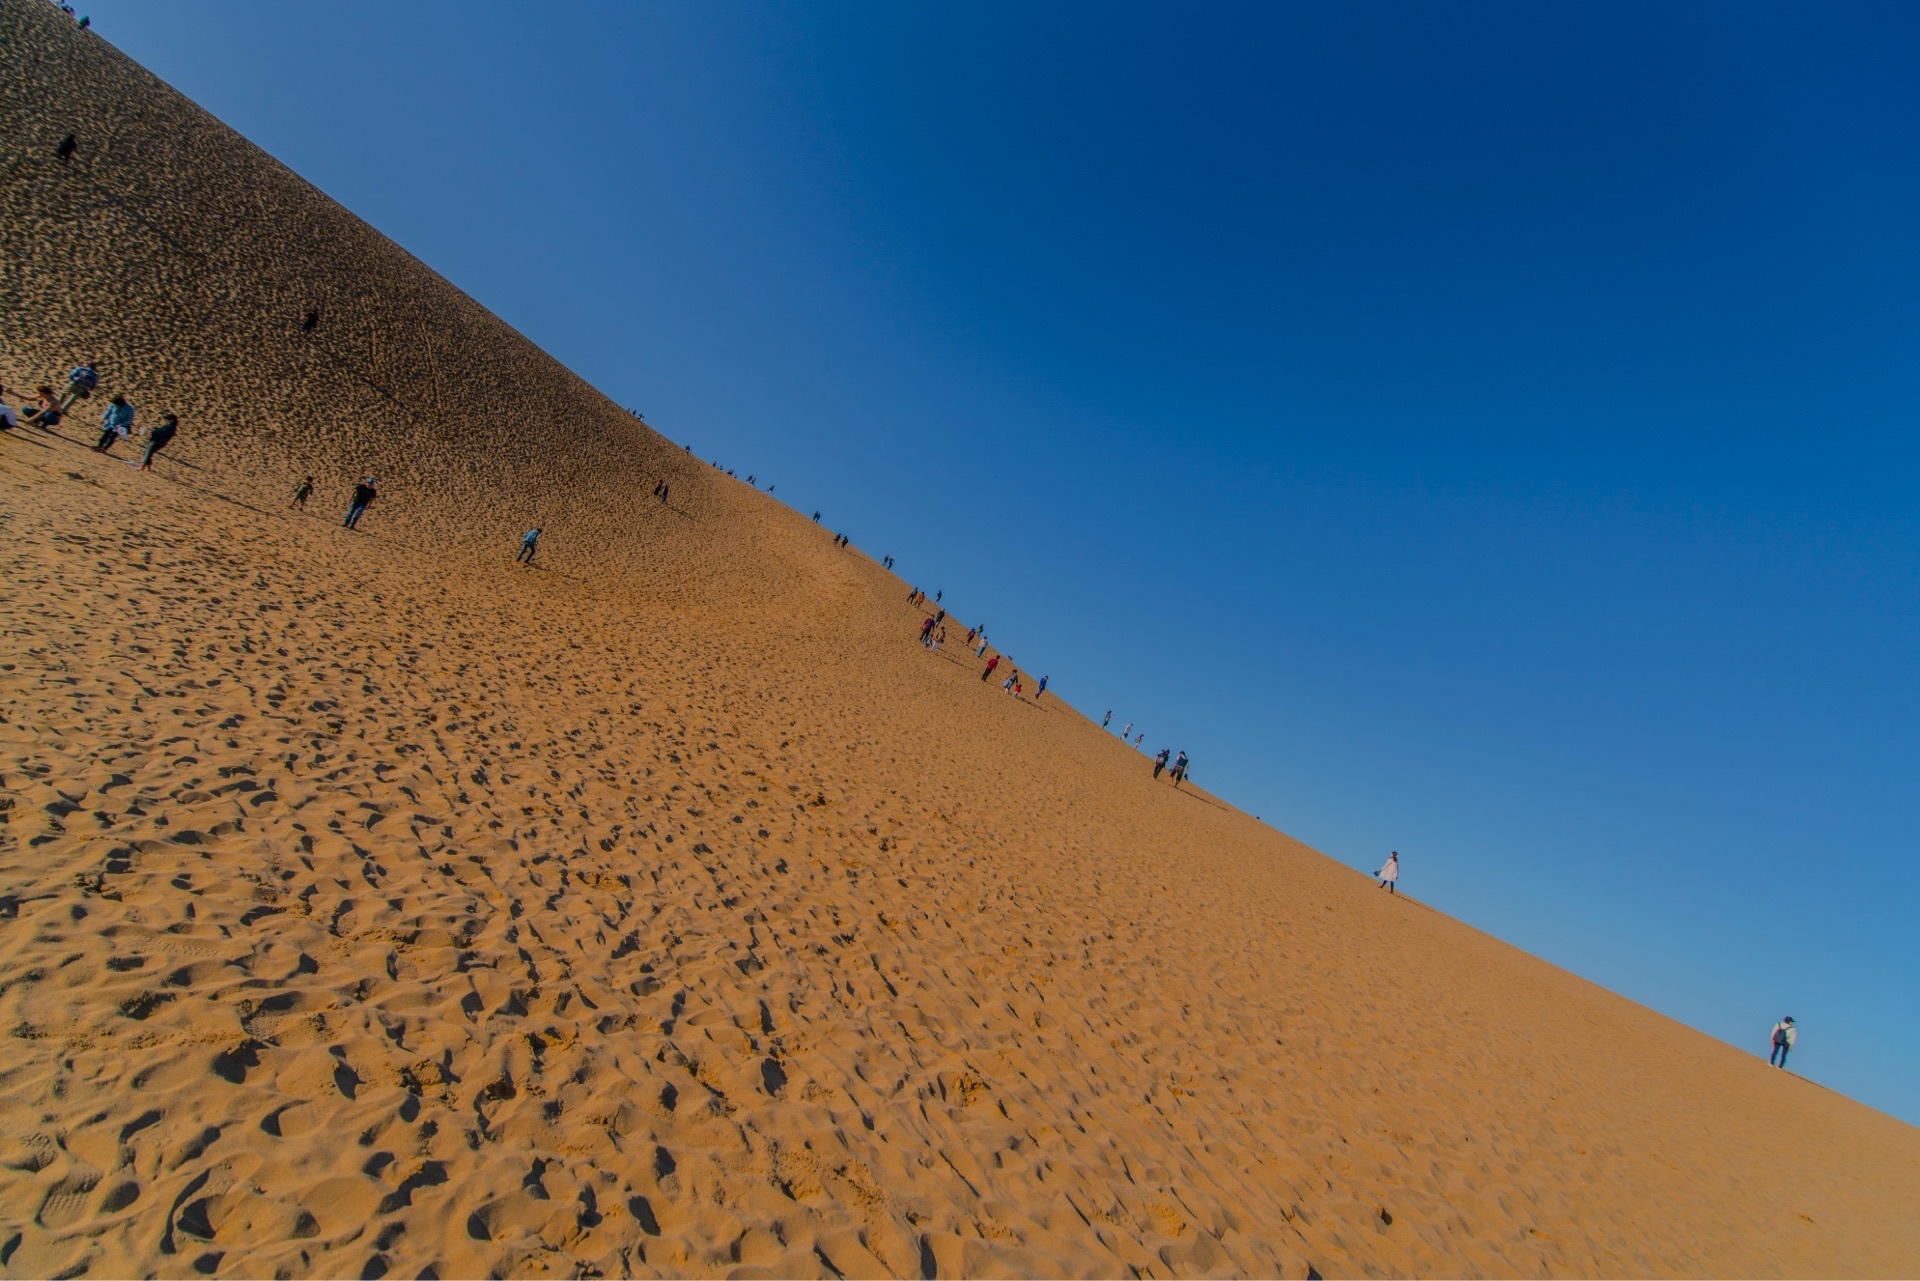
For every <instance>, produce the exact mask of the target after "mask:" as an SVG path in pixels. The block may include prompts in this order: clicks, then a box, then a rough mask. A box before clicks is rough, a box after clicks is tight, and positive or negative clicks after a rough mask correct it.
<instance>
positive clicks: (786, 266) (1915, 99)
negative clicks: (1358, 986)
mask: <svg viewBox="0 0 1920 1281" xmlns="http://www.w3.org/2000/svg"><path fill="white" fill-rule="evenodd" d="M87 7H88V10H89V12H90V13H91V15H92V17H93V19H94V22H95V24H96V29H97V30H98V31H99V32H100V34H101V35H102V36H103V37H105V38H106V39H108V40H111V41H113V42H114V43H116V44H118V45H119V46H120V47H121V48H123V49H125V50H126V51H128V52H129V53H131V54H132V55H133V56H135V57H136V58H138V59H140V60H141V61H143V62H144V63H146V64H147V65H148V66H149V67H150V68H152V69H153V70H154V71H155V72H156V73H158V74H159V75H161V76H162V77H164V78H165V79H167V80H168V81H170V82H171V83H173V84H174V85H176V86H177V87H179V88H180V89H182V90H183V91H184V92H186V93H187V94H189V95H190V96H192V97H194V98H195V99H196V100H198V101H199V102H200V103H201V104H202V105H204V106H206V107H207V108H208V109H209V110H211V111H212V112H213V113H214V114H216V115H217V116H219V117H220V118H222V119H223V120H225V121H226V122H228V123H229V124H231V125H233V126H234V127H235V128H237V129H239V130H240V131H241V132H243V133H245V134H246V135H247V136H249V137H251V138H252V139H253V140H254V141H256V142H258V143H259V144H260V145H261V146H263V147H265V148H266V149H267V150H268V151H270V152H272V153H273V154H274V155H276V156H278V157H279V158H280V159H281V160H283V161H285V162H286V163H287V164H289V165H290V166H291V167H293V168H294V169H295V170H297V171H298V172H300V173H301V174H303V175H305V176H306V177H307V178H309V179H311V180H312V181H314V182H315V183H317V184H318V185H319V186H320V187H321V188H322V189H324V190H326V191H327V192H328V193H329V194H331V195H333V196H334V197H335V198H337V199H339V200H340V201H341V202H342V203H344V204H345V205H347V206H348V207H349V208H351V209H352V210H354V211H355V212H356V213H358V214H360V215H361V216H362V217H364V218H366V219H367V220H368V221H369V222H371V223H372V224H373V225H374V226H376V227H378V228H379V229H380V230H382V231H384V232H385V233H387V234H388V235H389V236H391V237H393V238H394V239H395V240H397V241H398V242H399V243H401V244H402V245H405V246H406V247H407V248H408V249H410V250H412V251H413V252H414V253H415V254H417V255H419V256H420V257H421V258H422V259H424V260H425V261H426V262H427V263H429V264H430V265H432V266H433V267H434V268H436V269H437V270H439V271H440V272H442V273H443V274H445V275H446V276H447V277H448V278H449V279H451V280H452V281H453V282H454V283H456V284H457V285H459V286H460V287H462V288H463V289H465V290H466V291H467V292H468V293H470V294H472V295H473V296H474V297H475V298H477V299H479V300H480V301H481V302H482V303H483V304H485V305H486V306H488V307H490V308H491V309H492V310H494V311H495V312H497V313H498V314H500V315H501V316H502V317H504V318H505V319H506V320H508V321H509V322H510V323H512V324H513V325H515V326H517V327H518V328H519V329H520V330H522V331H523V332H524V333H526V334H527V335H528V336H530V337H531V338H532V339H533V340H534V341H536V342H538V343H540V344H541V345H542V346H543V347H545V348H546V349H547V350H548V351H550V352H552V353H553V354H554V355H555V356H557V357H558V358H559V359H561V360H562V361H564V362H565V363H567V364H568V365H570V366H572V367H573V368H574V369H576V370H577V371H579V372H580V373H581V374H582V375H583V376H585V377H586V378H588V379H589V380H590V381H592V382H594V383H595V384H596V385H598V386H599V387H601V388H602V389H603V390H605V391H606V392H607V393H608V394H609V395H610V396H612V397H613V398H614V399H615V400H617V401H619V402H621V403H622V404H627V405H632V406H637V407H639V408H640V409H642V410H644V411H645V412H646V414H647V417H648V419H649V421H651V422H652V423H654V424H655V425H656V426H657V427H659V428H660V429H661V430H662V431H664V432H665V433H666V434H667V435H668V436H670V437H671V438H673V439H675V440H677V441H688V442H691V443H692V444H693V446H694V449H695V450H696V451H697V452H698V453H699V454H701V455H702V456H703V457H707V458H719V459H721V460H723V461H724V462H725V463H727V464H728V465H731V466H737V467H738V468H740V470H741V474H742V475H744V474H745V473H746V472H747V471H749V470H751V471H753V472H755V473H757V474H758V475H759V476H761V477H762V478H763V480H773V481H775V482H777V483H778V485H779V495H780V496H781V497H783V498H788V499H789V500H790V501H792V502H794V503H795V504H796V505H799V506H802V507H803V508H805V509H808V510H811V509H812V508H815V507H818V508H821V509H823V510H824V511H825V512H826V513H827V523H828V524H829V525H831V526H833V527H836V528H840V529H845V530H847V531H849V532H850V533H852V534H853V536H854V538H855V540H856V542H857V543H858V544H859V545H860V546H862V547H864V548H866V549H867V550H869V551H871V552H873V553H874V554H876V555H877V554H883V553H888V552H891V553H893V554H894V555H896V556H898V557H899V560H900V568H901V571H902V572H903V573H904V574H905V575H906V576H907V577H909V578H910V579H911V580H913V581H915V582H917V583H919V584H921V585H923V586H925V587H927V588H929V589H933V588H936V587H937V588H942V589H944V590H945V592H946V600H947V602H948V603H949V604H950V605H952V606H954V607H955V609H956V612H958V613H959V614H960V615H961V616H962V617H963V618H966V619H967V620H969V621H985V622H987V623H988V624H989V626H990V627H991V629H992V631H993V634H994V636H995V638H996V640H998V641H1000V642H1001V643H1003V644H1004V645H1005V646H1006V647H1007V648H1008V649H1009V650H1011V651H1012V652H1013V653H1014V654H1015V655H1016V656H1017V657H1018V658H1019V660H1020V661H1021V664H1022V666H1023V667H1027V668H1029V669H1032V670H1035V671H1044V672H1049V673H1051V675H1052V677H1053V685H1054V688H1056V689H1057V690H1058V691H1059V692H1060V693H1061V694H1062V695H1063V696H1064V697H1066V698H1067V699H1068V700H1069V701H1072V702H1074V703H1076V704H1077V705H1078V706H1080V707H1081V708H1082V709H1083V710H1086V711H1089V712H1091V713H1092V714H1094V715H1095V716H1098V715H1099V714H1100V713H1101V712H1103V711H1105V710H1106V709H1107V708H1108V707H1112V708H1113V709H1114V710H1115V716H1116V724H1117V723H1118V722H1119V721H1121V720H1134V721H1138V722H1139V723H1140V725H1141V726H1142V727H1143V728H1144V729H1145V730H1146V732H1147V739H1148V741H1147V746H1148V748H1149V749H1152V748H1157V747H1159V746H1162V745H1165V746H1170V747H1173V748H1176V749H1178V748H1185V749H1186V750H1187V751H1189V752H1190V753H1192V755H1193V758H1194V772H1195V778H1196V781H1199V782H1201V783H1203V784H1204V785H1206V786H1207V787H1210V788H1212V789H1214V790H1216V791H1218V792H1219V793H1221V794H1223V795H1225V796H1227V797H1228V798H1230V799H1232V800H1233V801H1235V802H1236V803H1238V804H1240V805H1242V806H1243V807H1245V808H1246V809H1248V810H1249V811H1252V812H1254V813H1258V814H1261V815H1262V816H1264V817H1265V818H1266V819H1267V820H1269V821H1271V822H1273V823H1274V824H1275V825H1277V826H1279V827H1281V828H1283V829H1285V830H1286V831H1289V832H1291V833H1293V834H1294V835H1297V836H1299V837H1301V838H1302V839H1304V840H1307V841H1309V842H1311V843H1312V844H1314V845H1316V846H1318V847H1319V848H1321V849H1323V850H1325V851H1327V852H1328V853H1329V854H1331V855H1332V856H1333V857H1335V858H1337V859H1340V860H1341V861H1343V862H1346V863H1349V864H1351V865H1353V866H1356V867H1367V868H1371V867H1373V866H1375V865H1377V864H1378V862H1379V861H1380V859H1381V857H1382V856H1383V855H1384V854H1385V852H1386V851H1387V850H1388V849H1389V848H1397V849H1399V850H1400V851H1401V852H1402V854H1403V860H1404V864H1405V878H1406V879H1405V880H1404V881H1403V884H1404V885H1405V887H1406V888H1407V889H1409V890H1410V891H1412V892H1414V893H1416V894H1418V895H1420V896H1422V897H1424V898H1425V899H1427V900H1428V901H1430V902H1432V903H1434V904H1435V905H1436V906H1439V907H1441V908H1442V909H1444V910H1446V911H1448V912H1451V913H1453V914H1455V915H1457V916H1459V917H1461V918H1463V919H1465V920H1467V921H1469V922H1472V923H1473V924H1476V925H1478V926H1481V927H1483V928H1485V929H1488V930H1490V931H1492V932H1493V933H1495V934H1498V935H1500V936H1501V937H1503V938H1506V939H1509V940H1511V941H1513V942H1514V943H1516V944H1518V945H1520V946H1522V947H1524V948H1527V949H1528V950H1530V951H1533V952H1536V953H1538V954H1540V955H1542V956H1544V957H1547V958H1549V959H1551V960H1553V961H1555V962H1557V963H1559V964H1562V965H1565V966H1567V967H1568V968H1570V969H1572V970H1574V971H1576V972H1578V973H1580V974H1582V975H1585V976H1587V977H1589V978H1591V979H1593V980H1595V981H1597V982H1599V983H1602V984H1604V985H1606V986H1608V987H1610V988H1613V989H1615V990H1617V991H1620V992H1622V993H1624V994H1626V995H1628V996H1630V997H1633V998H1635V999H1637V1000H1640V1001H1643V1002H1645V1003H1647V1004H1649V1005H1651V1006H1653V1007H1655V1008H1657V1009H1660V1010H1662V1011H1664V1012H1666V1013H1669V1014H1672V1015H1674V1016H1675V1017H1677V1018H1680V1019H1683V1020H1685V1021H1686V1022H1688V1023H1691V1024H1693V1025H1695V1026H1697V1027H1700V1028H1702V1029H1704V1030H1706V1031H1707V1032H1710V1033H1712V1034H1714V1035H1716V1036H1720V1037H1723V1038H1725V1039H1727V1040H1729V1041H1732V1042H1734V1043H1735V1044H1738V1045H1741V1046H1742V1047H1744V1048H1748V1049H1751V1050H1754V1051H1755V1052H1756V1053H1758V1054H1764V1053H1765V1039H1766V1032H1767V1029H1768V1027H1769V1026H1770V1025H1771V1024H1772V1023H1773V1021H1774V1020H1775V1019H1777V1018H1778V1017H1779V1016H1780V1015H1781V1014H1782V1013H1787V1012H1791V1013H1793V1014H1794V1015H1795V1016H1796V1017H1797V1019H1798V1020H1799V1022H1800V1024H1801V1026H1802V1028H1803V1029H1804V1031H1803V1035H1802V1038H1801V1043H1800V1048H1799V1049H1798V1051H1796V1054H1795V1059H1794V1066H1795V1068H1796V1069H1799V1070H1801V1071H1802V1072H1803V1073H1804V1074H1806V1075H1808V1076H1811V1077H1813V1078H1815V1079H1817V1080H1820V1081H1822V1082H1825V1083H1827V1084H1829V1085H1832V1086H1834V1087H1835V1088H1838V1089H1841V1090H1844V1091H1846V1092H1847V1093H1850V1094H1852V1095H1855V1096H1856V1097H1859V1098H1861V1099H1864V1100H1865V1101H1867V1102H1869V1103H1871V1104H1873V1105H1874V1106H1876V1107H1880V1108H1883V1109H1885V1110H1887V1111H1890V1112H1892V1113H1894V1114H1896V1115H1899V1116H1902V1117H1904V1118H1906V1119H1908V1120H1920V1104H1916V1102H1915V1101H1914V1099H1913V1096H1912V1095H1911V1092H1910V1091H1909V1090H1907V1089H1905V1088H1903V1087H1906V1086H1908V1085H1909V1084H1910V1082H1911V1080H1912V1075H1913V1068H1912V1065H1913V1063H1914V1062H1915V1061H1916V1057H1920V1018H1916V1017H1915V1016H1916V1013H1917V1012H1920V1002H1916V1000H1915V996H1914V992H1915V989H1916V986H1920V960H1916V955H1917V953H1916V949H1915V947H1914V945H1913V943H1912V941H1911V940H1912V937H1913V934H1914V930H1913V927H1912V925H1911V923H1910V920H1909V917H1910V914H1911V911H1912V909H1911V907H1910V900H1911V899H1912V898H1913V895H1914V891H1915V890H1916V888H1920V885H1917V884H1916V882H1917V881H1920V876H1917V875H1916V872H1915V871H1914V868H1913V863H1912V858H1911V855H1910V853H1909V851H1910V847H1911V846H1912V844H1913V838H1914V820H1915V817H1916V815H1915V808H1916V806H1915V798H1916V796H1920V788H1916V786H1915V777H1916V766H1917V765H1920V752H1916V724H1917V723H1920V718H1917V717H1916V711H1920V707H1917V706H1916V704H1920V669H1917V668H1916V664H1915V659H1914V655H1915V652H1916V641H1917V640H1920V608H1917V607H1916V603H1915V602H1916V587H1917V586H1920V522H1917V521H1916V519H1915V516H1914V514H1913V510H1912V506H1911V493H1912V491H1913V489H1914V484H1915V479H1916V463H1920V457H1916V448H1915V444H1914V424H1915V422H1916V411H1917V410H1920V382H1917V381H1916V380H1917V379H1920V363H1917V362H1916V360H1915V352H1916V351H1920V238H1917V237H1916V236H1915V235H1914V231H1913V229H1914V228H1915V227H1916V226H1920V145H1917V144H1920V137H1917V136H1916V135H1920V79H1916V77H1914V76H1913V74H1912V68H1913V66H1914V65H1916V62H1917V61H1920V58H1917V55H1920V9H1915V8H1913V7H1911V6H1905V5H1883V6H1873V5H1854V6H1848V7H1837V6H1807V5H1786V4H1780V5H1767V4H1753V3H1742V4H1737V5H1733V4H1729V5H1679V6H1676V5H1653V4H1648V5H1642V6H1633V5H1609V6H1598V5H1592V6H1541V5H1534V4H1491V3H1481V4H1463V5H1451V6H1393V7H1388V6H1371V7H1370V6H1365V5H1359V4H1348V3H1329V4H1305V3H1303V4H1296V5H1288V6H1280V5H1270V4H1256V5H1247V6H1239V7H1236V6H1224V5H1223V6H1216V7H1211V8H1206V9H1200V10H1196V9H1195V8H1194V7H1193V6H1173V5H1167V6H1163V7H1147V6H1135V5H1124V4H1119V5H1116V4H1111V3H1104V4H1099V5H1083V6H1070V5H1066V4H1060V5H1051V6H1040V7H1039V11H1038V12H1036V11H1035V7H1034V6H1025V5H1012V4H1003V5H996V4H991V3H966V4H948V5H897V4H868V5H860V4H839V5H832V6H800V5H791V6H749V5H744V4H736V5H705V4H682V5H672V6H645V5H637V4H625V3H620V4H593V3H588V4H575V5H570V6H566V7H564V8H560V7H545V6H530V5H524V4H505V3H488V2H485V0H481V2H476V3H462V4H453V3H441V4H434V3H412V4H405V5H393V4H387V3H379V4H375V3H366V2H364V0H335V2H334V3H331V4H329V5H326V6H292V5H272V6H269V5H257V4H252V3H205V4H192V5H189V4H183V3H158V2H156V0H97V2H95V3H92V4H90V5H88V6H87ZM555 550H556V552H557V551H558V549H555Z"/></svg>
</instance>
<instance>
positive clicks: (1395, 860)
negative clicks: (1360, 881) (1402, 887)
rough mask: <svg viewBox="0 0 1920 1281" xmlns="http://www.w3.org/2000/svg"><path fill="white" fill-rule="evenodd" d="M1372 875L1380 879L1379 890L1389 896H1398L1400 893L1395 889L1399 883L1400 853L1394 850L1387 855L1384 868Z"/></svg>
mask: <svg viewBox="0 0 1920 1281" xmlns="http://www.w3.org/2000/svg"><path fill="white" fill-rule="evenodd" d="M1374 875H1376V876H1378V877H1379V878H1380V885H1379V888H1380V889H1383V890H1385V891H1386V892H1387V893H1389V894H1398V893H1399V892H1400V891H1399V889H1398V888H1397V887H1398V884H1399V881H1400V851H1399V850H1395V851H1393V853H1391V854H1389V855H1387V864H1386V866H1385V867H1383V868H1381V869H1380V870H1379V871H1378V872H1376V873H1374Z"/></svg>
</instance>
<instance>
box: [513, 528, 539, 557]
mask: <svg viewBox="0 0 1920 1281" xmlns="http://www.w3.org/2000/svg"><path fill="white" fill-rule="evenodd" d="M539 546H540V529H539V527H538V526H535V527H534V528H532V529H529V530H528V531H527V532H526V533H525V534H524V535H522V536H521V539H520V554H519V555H517V556H515V557H514V558H513V563H514V564H516V565H518V564H519V563H520V562H522V561H525V562H526V563H527V564H529V565H531V564H533V553H534V552H535V551H536V550H537V549H538V548H539Z"/></svg>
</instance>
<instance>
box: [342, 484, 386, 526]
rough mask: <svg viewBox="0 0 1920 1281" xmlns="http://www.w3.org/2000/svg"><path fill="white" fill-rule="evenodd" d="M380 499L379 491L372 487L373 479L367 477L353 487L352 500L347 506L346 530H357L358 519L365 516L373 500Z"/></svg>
mask: <svg viewBox="0 0 1920 1281" xmlns="http://www.w3.org/2000/svg"><path fill="white" fill-rule="evenodd" d="M378 497H380V491H379V490H378V489H377V488H375V487H374V483H373V477H371V476H369V477H367V478H366V479H365V480H363V481H361V482H360V483H359V484H358V485H355V486H354V487H353V498H352V499H351V500H350V501H349V502H348V504H347V519H346V521H345V525H346V527H347V528H348V529H358V528H359V527H360V518H361V517H362V516H364V515H366V514H367V508H369V507H371V506H373V500H374V499H376V498H378Z"/></svg>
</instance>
